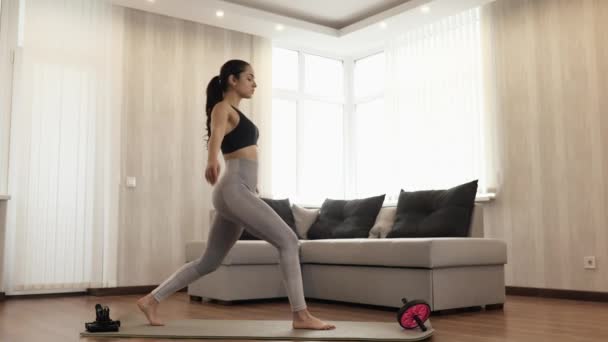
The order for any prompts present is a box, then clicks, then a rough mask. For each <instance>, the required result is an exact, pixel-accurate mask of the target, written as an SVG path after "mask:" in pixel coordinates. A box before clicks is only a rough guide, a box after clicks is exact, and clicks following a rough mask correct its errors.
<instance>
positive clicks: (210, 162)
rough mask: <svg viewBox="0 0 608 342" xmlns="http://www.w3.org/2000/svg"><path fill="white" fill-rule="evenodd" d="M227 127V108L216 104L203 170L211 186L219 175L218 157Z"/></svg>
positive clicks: (212, 114)
mask: <svg viewBox="0 0 608 342" xmlns="http://www.w3.org/2000/svg"><path fill="white" fill-rule="evenodd" d="M227 127H228V108H227V107H226V106H225V105H224V104H222V103H218V104H217V105H216V106H215V107H213V111H212V112H211V136H210V137H209V153H208V156H207V168H206V169H205V178H206V179H207V181H208V182H209V183H211V185H214V184H215V182H216V181H217V179H218V177H219V174H220V164H219V161H218V156H219V154H220V147H221V145H222V140H223V139H224V134H225V133H226V129H227Z"/></svg>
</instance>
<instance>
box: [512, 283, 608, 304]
mask: <svg viewBox="0 0 608 342" xmlns="http://www.w3.org/2000/svg"><path fill="white" fill-rule="evenodd" d="M506 293H507V295H512V296H528V297H543V298H556V299H572V300H581V301H590V302H608V292H593V291H577V290H560V289H542V288H535V287H519V286H507V287H506Z"/></svg>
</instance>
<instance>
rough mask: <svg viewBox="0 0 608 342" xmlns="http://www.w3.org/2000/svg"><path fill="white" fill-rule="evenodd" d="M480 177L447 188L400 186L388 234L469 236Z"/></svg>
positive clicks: (393, 236)
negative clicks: (429, 188) (406, 188)
mask: <svg viewBox="0 0 608 342" xmlns="http://www.w3.org/2000/svg"><path fill="white" fill-rule="evenodd" d="M476 194H477V180H475V181H472V182H469V183H465V184H462V185H459V186H456V187H453V188H451V189H447V190H425V191H414V192H406V191H404V190H403V189H401V192H400V193H399V200H398V201H397V212H396V214H395V223H394V224H393V228H392V229H391V231H390V233H389V234H388V235H387V236H386V237H387V238H406V237H407V238H409V237H467V236H469V229H470V227H471V216H472V214H473V207H474V205H475V195H476Z"/></svg>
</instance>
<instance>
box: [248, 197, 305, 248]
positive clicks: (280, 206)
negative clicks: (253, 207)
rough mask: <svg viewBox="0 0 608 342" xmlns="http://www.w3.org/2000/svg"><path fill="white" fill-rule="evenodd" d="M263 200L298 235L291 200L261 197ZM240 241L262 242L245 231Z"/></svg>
mask: <svg viewBox="0 0 608 342" xmlns="http://www.w3.org/2000/svg"><path fill="white" fill-rule="evenodd" d="M261 199H262V200H263V201H264V202H266V204H268V205H269V206H270V207H271V208H272V209H273V210H274V211H275V212H276V213H277V214H279V216H280V217H281V218H282V219H283V221H285V223H287V225H288V226H289V228H291V230H293V231H294V232H295V233H296V234H297V231H296V223H295V220H294V217H293V213H292V211H291V203H289V198H286V199H271V198H264V197H261ZM239 240H260V239H258V238H257V237H256V236H254V235H252V234H251V233H249V232H248V231H246V230H244V231H243V234H241V237H240V238H239Z"/></svg>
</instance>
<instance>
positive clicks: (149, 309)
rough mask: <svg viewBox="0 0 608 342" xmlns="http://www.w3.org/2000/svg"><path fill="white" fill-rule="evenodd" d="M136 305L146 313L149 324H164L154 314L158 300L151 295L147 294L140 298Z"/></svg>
mask: <svg viewBox="0 0 608 342" xmlns="http://www.w3.org/2000/svg"><path fill="white" fill-rule="evenodd" d="M137 307H138V308H139V309H140V310H141V311H142V312H143V313H144V314H145V315H146V318H147V319H148V322H150V325H164V324H163V322H161V321H160V320H159V319H158V317H157V315H156V309H157V308H158V302H157V301H156V299H154V297H153V296H152V295H150V294H148V295H147V296H145V297H142V298H140V299H139V300H138V301H137Z"/></svg>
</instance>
